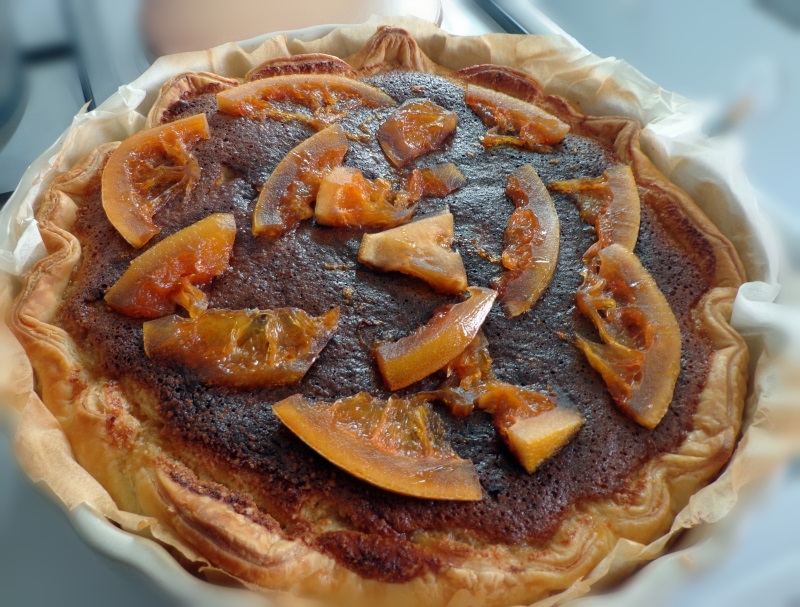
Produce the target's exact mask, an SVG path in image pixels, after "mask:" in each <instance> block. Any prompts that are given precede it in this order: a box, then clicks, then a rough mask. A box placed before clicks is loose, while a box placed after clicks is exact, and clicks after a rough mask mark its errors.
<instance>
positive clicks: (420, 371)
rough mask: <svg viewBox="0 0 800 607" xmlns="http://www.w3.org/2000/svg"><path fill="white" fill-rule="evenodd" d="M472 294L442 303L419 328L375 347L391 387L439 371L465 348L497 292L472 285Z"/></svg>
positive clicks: (379, 365) (481, 322)
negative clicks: (455, 301)
mask: <svg viewBox="0 0 800 607" xmlns="http://www.w3.org/2000/svg"><path fill="white" fill-rule="evenodd" d="M468 290H469V293H470V295H471V297H470V298H469V299H467V300H466V301H462V302H461V303H457V304H454V305H448V306H442V307H441V308H439V309H438V310H436V312H435V313H434V314H433V317H432V318H431V319H430V321H428V322H427V323H426V324H425V325H423V326H421V327H420V328H419V329H417V330H416V331H414V332H413V333H411V334H410V335H407V336H406V337H403V338H401V339H399V340H397V341H393V342H385V343H382V344H380V345H378V346H377V347H376V348H375V357H376V359H377V361H378V367H379V368H380V370H381V373H382V374H383V379H384V381H385V382H386V385H387V386H389V389H390V390H399V389H400V388H405V387H406V386H409V385H411V384H413V383H414V382H417V381H419V380H421V379H422V378H424V377H427V376H428V375H430V374H431V373H433V372H435V371H438V370H439V369H441V368H442V367H444V366H445V365H447V363H448V362H450V361H451V360H453V359H454V358H455V357H456V356H458V355H459V354H460V353H461V352H463V351H464V348H466V347H467V346H468V345H469V344H470V342H471V341H472V340H473V339H474V338H475V336H476V335H477V334H478V331H479V330H480V328H481V325H482V324H483V321H484V320H486V316H487V315H488V314H489V310H491V308H492V304H493V303H494V300H495V298H496V297H497V292H496V291H493V290H492V289H485V288H482V287H470V288H469V289H468Z"/></svg>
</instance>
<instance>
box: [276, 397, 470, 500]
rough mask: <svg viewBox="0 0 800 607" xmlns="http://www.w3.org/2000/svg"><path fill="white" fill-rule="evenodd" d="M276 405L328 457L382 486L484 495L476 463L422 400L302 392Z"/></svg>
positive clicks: (436, 495)
mask: <svg viewBox="0 0 800 607" xmlns="http://www.w3.org/2000/svg"><path fill="white" fill-rule="evenodd" d="M272 410H273V411H274V412H275V415H276V416H277V417H278V419H280V420H281V422H283V423H284V424H285V425H286V427H287V428H289V430H291V431H292V432H293V433H294V434H295V435H296V436H297V437H298V438H299V439H300V440H302V441H303V442H304V443H306V444H307V445H308V446H309V447H311V448H312V449H313V450H314V451H316V452H317V453H319V454H320V455H321V456H322V457H324V458H325V459H326V460H328V461H329V462H330V463H332V464H334V465H335V466H338V467H339V468H341V469H342V470H344V471H345V472H348V473H349V474H352V475H353V476H355V477H356V478H359V479H361V480H363V481H365V482H367V483H370V484H372V485H375V486H376V487H380V488H381V489H385V490H387V491H392V492H394V493H399V494H402V495H409V496H412V497H418V498H424V499H430V500H452V501H478V500H480V499H481V497H482V490H481V485H480V481H479V480H478V474H477V472H476V471H475V467H474V466H473V465H472V462H471V461H469V460H466V459H462V458H461V457H459V456H458V455H457V454H456V452H455V451H454V450H453V448H452V446H451V445H450V443H449V442H448V441H447V439H446V438H445V435H444V428H443V426H442V422H441V420H440V419H439V418H438V416H437V415H436V413H434V412H433V411H432V410H431V408H430V406H429V405H428V404H427V403H426V402H424V401H420V400H419V399H415V398H414V397H411V398H397V397H392V398H390V399H389V400H388V401H383V400H379V399H377V398H375V397H374V396H372V395H371V394H367V393H365V392H362V393H360V394H356V395H355V396H351V397H349V398H344V399H342V400H337V401H335V402H332V403H324V402H323V403H321V402H312V401H308V400H306V399H305V398H303V397H302V396H301V395H299V394H297V395H295V396H291V397H289V398H287V399H285V400H282V401H281V402H279V403H276V404H275V405H274V406H273V407H272Z"/></svg>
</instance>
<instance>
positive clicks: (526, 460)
mask: <svg viewBox="0 0 800 607" xmlns="http://www.w3.org/2000/svg"><path fill="white" fill-rule="evenodd" d="M583 424H584V419H583V417H581V415H580V413H577V412H575V411H572V410H571V409H564V408H561V407H557V408H555V409H551V410H549V411H545V412H544V413H541V414H539V415H536V416H534V417H528V418H526V419H523V420H520V421H519V422H517V423H516V424H514V425H513V426H511V427H510V428H509V429H508V433H507V442H508V448H509V449H511V452H512V453H513V454H514V455H516V457H517V459H518V460H519V463H520V464H522V466H523V467H524V468H525V470H527V471H528V473H531V472H533V471H534V470H536V468H538V467H539V466H540V465H541V464H542V463H543V462H544V461H545V460H548V459H550V458H551V457H552V456H553V455H555V454H556V453H557V452H558V451H560V450H561V449H562V448H563V447H564V446H565V445H566V444H567V443H568V442H569V441H571V440H572V438H573V437H574V436H575V435H576V434H577V433H578V430H580V429H581V426H583Z"/></svg>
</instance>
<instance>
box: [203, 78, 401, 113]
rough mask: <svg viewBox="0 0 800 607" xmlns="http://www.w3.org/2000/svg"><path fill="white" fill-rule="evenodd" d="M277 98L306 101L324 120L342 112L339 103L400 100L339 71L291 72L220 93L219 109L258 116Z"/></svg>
mask: <svg viewBox="0 0 800 607" xmlns="http://www.w3.org/2000/svg"><path fill="white" fill-rule="evenodd" d="M277 102H289V103H296V104H299V105H303V106H305V107H308V108H310V109H311V110H313V111H314V113H315V115H316V116H318V117H320V118H321V119H322V120H324V121H325V120H326V119H328V120H330V119H335V118H337V117H339V116H341V115H342V114H341V113H336V111H335V110H336V106H338V105H341V104H345V105H350V106H352V105H365V106H367V107H375V108H383V107H392V106H393V105H396V104H397V102H396V101H395V100H394V99H392V98H391V97H390V96H389V95H387V94H386V93H384V92H383V91H382V90H380V89H379V88H376V87H374V86H371V85H369V84H366V83H365V82H361V81H360V80H353V79H352V78H347V77H345V76H339V75H336V74H288V75H285V76H273V77H271V78H264V79H260V80H253V81H251V82H246V83H244V84H241V85H239V86H236V87H233V88H230V89H227V90H224V91H221V92H219V93H217V107H218V108H219V111H220V112H223V113H225V114H233V115H234V116H248V117H259V116H262V115H263V113H264V110H265V109H267V108H270V107H272V106H273V104H274V103H277Z"/></svg>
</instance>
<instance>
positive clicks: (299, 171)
mask: <svg viewBox="0 0 800 607" xmlns="http://www.w3.org/2000/svg"><path fill="white" fill-rule="evenodd" d="M349 147H350V146H349V144H348V143H347V136H346V135H345V132H344V129H342V127H340V126H338V125H333V126H329V127H328V128H326V129H324V130H322V131H320V132H319V133H316V134H314V135H312V136H311V137H309V138H308V139H306V140H305V141H303V142H302V143H300V144H298V145H297V146H295V147H294V148H293V149H292V150H291V151H290V152H289V153H288V154H287V155H286V157H285V158H284V159H283V160H281V161H280V162H279V163H278V166H276V167H275V170H274V171H272V174H271V175H270V176H269V179H267V182H266V183H265V184H264V187H263V188H262V189H261V193H260V194H259V195H258V201H257V202H256V207H255V210H254V211H253V234H254V235H256V236H271V237H275V236H280V235H281V234H284V233H285V232H288V231H290V230H294V229H295V228H297V226H298V225H300V222H301V221H303V220H304V219H308V218H309V217H311V216H313V215H314V211H313V210H312V209H311V203H312V202H313V201H314V200H315V199H316V198H317V193H318V191H319V189H320V183H321V182H322V180H323V178H324V177H325V176H326V175H327V174H328V173H330V172H331V171H332V170H333V169H334V168H335V167H338V166H339V165H341V164H342V159H343V158H344V155H345V154H346V153H347V150H348V148H349Z"/></svg>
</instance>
